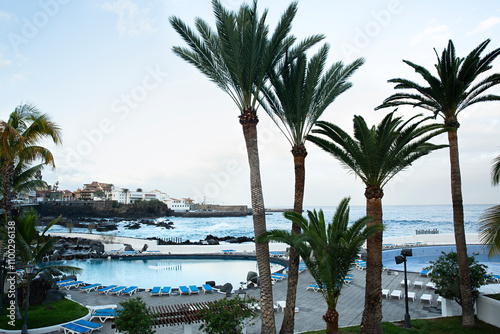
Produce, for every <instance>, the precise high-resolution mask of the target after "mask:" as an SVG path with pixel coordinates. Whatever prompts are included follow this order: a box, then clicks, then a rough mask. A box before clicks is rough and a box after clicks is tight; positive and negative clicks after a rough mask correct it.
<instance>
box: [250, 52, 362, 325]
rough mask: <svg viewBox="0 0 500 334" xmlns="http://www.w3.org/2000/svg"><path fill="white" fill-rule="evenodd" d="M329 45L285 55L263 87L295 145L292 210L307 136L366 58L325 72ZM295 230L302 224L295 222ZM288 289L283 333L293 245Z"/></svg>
mask: <svg viewBox="0 0 500 334" xmlns="http://www.w3.org/2000/svg"><path fill="white" fill-rule="evenodd" d="M328 50H329V46H328V45H324V46H323V47H321V48H320V49H319V51H318V52H317V53H316V54H315V55H314V56H313V57H312V58H311V59H310V60H309V62H308V61H307V59H306V56H305V54H301V55H299V56H298V57H297V58H296V59H294V60H291V61H290V60H289V59H288V57H285V61H284V62H283V66H280V67H278V68H276V69H273V70H272V71H271V73H270V76H269V77H270V78H269V79H270V80H269V83H270V84H269V85H268V86H265V87H264V88H263V90H262V93H263V94H262V96H261V98H260V100H261V105H262V106H263V108H264V109H265V110H266V112H267V113H268V114H269V116H270V117H271V118H272V120H273V121H274V123H275V124H276V125H277V126H278V127H279V128H280V130H281V132H282V133H283V134H284V135H285V137H286V138H287V140H288V142H289V143H290V144H291V145H292V155H293V162H294V170H295V197H294V205H293V210H294V211H295V212H297V213H300V214H302V203H303V200H304V188H305V158H306V156H307V150H306V147H305V145H304V144H305V141H306V136H307V135H308V134H309V132H310V131H311V128H312V127H313V125H314V124H315V123H316V121H317V120H318V119H319V117H321V115H322V114H323V112H324V111H325V110H326V108H327V107H328V106H329V105H330V104H331V103H332V102H333V101H334V100H335V98H336V97H337V96H339V95H340V94H342V93H343V92H345V91H346V90H347V89H349V88H350V87H351V86H352V84H351V83H350V82H348V81H347V80H348V79H349V77H350V76H351V75H352V74H353V73H354V72H355V71H356V70H357V69H358V68H359V67H360V66H361V65H362V64H363V62H364V60H363V59H361V58H360V59H357V60H356V61H354V62H353V63H351V64H349V65H346V66H344V64H343V63H342V62H340V61H339V62H336V63H334V64H333V65H332V66H331V67H330V68H328V69H327V70H326V71H325V72H324V69H325V65H326V61H327V56H328ZM292 232H293V233H300V227H299V226H298V225H297V224H295V223H294V222H292ZM288 266H289V272H288V291H287V300H286V308H285V314H284V316H283V324H282V326H281V330H280V333H281V334H293V332H294V317H295V299H296V295H297V282H298V269H299V255H298V253H297V251H296V250H295V249H294V248H293V247H292V248H291V250H290V256H289V264H288Z"/></svg>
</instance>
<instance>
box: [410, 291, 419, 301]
mask: <svg viewBox="0 0 500 334" xmlns="http://www.w3.org/2000/svg"><path fill="white" fill-rule="evenodd" d="M408 299H411V300H412V301H415V299H417V296H416V295H415V292H411V291H408Z"/></svg>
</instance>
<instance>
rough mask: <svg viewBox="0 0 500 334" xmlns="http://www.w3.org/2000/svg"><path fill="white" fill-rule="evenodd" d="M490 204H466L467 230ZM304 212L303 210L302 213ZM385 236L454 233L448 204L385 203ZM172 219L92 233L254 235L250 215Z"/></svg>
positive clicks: (356, 212)
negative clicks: (163, 223)
mask: <svg viewBox="0 0 500 334" xmlns="http://www.w3.org/2000/svg"><path fill="white" fill-rule="evenodd" d="M491 206H492V205H465V206H464V224H465V231H466V233H478V219H479V217H480V215H481V214H482V213H483V212H484V211H485V210H486V209H487V208H489V207H491ZM313 209H316V210H319V209H322V210H323V212H324V214H325V218H326V219H327V220H328V221H331V219H332V217H333V214H334V212H335V207H323V208H314V207H305V208H304V210H313ZM365 213H366V208H365V207H364V206H351V211H350V218H351V221H354V220H356V219H359V218H360V217H363V216H364V215H365ZM304 214H306V212H304ZM383 214H384V216H383V218H384V224H385V227H386V229H385V231H384V236H385V237H401V236H412V235H415V234H416V230H433V229H437V230H438V231H439V233H440V234H452V233H453V213H452V206H451V205H402V206H399V205H397V206H396V205H392V206H391V205H387V206H384V207H383ZM168 220H169V221H171V222H173V226H174V228H173V229H166V228H164V227H157V226H152V225H145V224H142V225H141V227H140V228H139V229H135V230H132V229H127V228H125V226H126V225H127V224H129V223H131V222H134V221H135V220H123V221H120V222H118V224H117V225H118V230H115V231H109V232H96V231H94V232H93V233H94V234H107V235H117V236H121V237H131V238H143V239H145V238H148V237H159V238H165V239H170V238H172V239H177V240H182V241H186V240H190V241H193V242H194V241H199V240H202V239H205V238H206V237H207V235H213V236H216V237H226V236H232V237H253V236H254V234H253V220H252V216H246V217H224V218H180V217H162V218H158V219H156V221H168ZM266 223H267V228H268V229H287V230H289V229H290V226H291V222H290V221H288V220H287V219H285V218H284V217H283V213H281V212H272V213H268V214H266ZM68 231H69V230H68V228H66V227H63V226H59V225H55V226H53V227H52V228H51V229H50V230H49V233H50V232H68ZM72 231H73V232H75V233H88V230H87V229H86V228H73V230H72Z"/></svg>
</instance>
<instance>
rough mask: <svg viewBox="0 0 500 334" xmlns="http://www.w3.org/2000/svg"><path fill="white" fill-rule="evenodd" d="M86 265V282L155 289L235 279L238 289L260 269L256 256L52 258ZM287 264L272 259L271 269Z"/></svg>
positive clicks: (81, 275) (78, 265)
mask: <svg viewBox="0 0 500 334" xmlns="http://www.w3.org/2000/svg"><path fill="white" fill-rule="evenodd" d="M52 263H53V264H56V263H57V264H63V265H68V266H75V267H79V268H82V269H83V271H82V273H81V274H79V275H77V276H78V279H79V280H81V281H84V282H86V283H99V284H103V285H112V284H116V285H126V286H132V285H135V286H139V288H146V289H151V288H152V287H154V286H171V287H178V286H179V285H197V286H200V285H202V284H205V282H206V281H215V284H217V285H223V284H225V283H231V284H232V285H233V289H238V288H239V286H240V282H246V277H247V273H248V272H249V271H255V272H258V270H257V261H256V260H255V259H221V258H168V259H166V258H163V259H162V258H149V259H137V258H124V259H119V260H118V259H113V260H112V259H89V260H67V261H57V262H52ZM283 268H284V266H283V265H281V264H278V263H274V262H271V272H276V271H278V270H281V269H283Z"/></svg>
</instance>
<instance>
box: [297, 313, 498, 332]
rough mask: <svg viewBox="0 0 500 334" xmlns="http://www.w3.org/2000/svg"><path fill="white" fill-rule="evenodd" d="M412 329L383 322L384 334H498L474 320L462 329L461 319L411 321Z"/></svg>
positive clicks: (484, 324) (401, 324) (347, 328)
mask: <svg viewBox="0 0 500 334" xmlns="http://www.w3.org/2000/svg"><path fill="white" fill-rule="evenodd" d="M411 325H412V327H413V328H412V329H409V330H406V329H404V328H403V323H402V322H401V323H390V322H384V323H383V324H382V326H383V330H384V334H449V333H453V334H498V332H499V329H498V327H495V326H492V325H490V324H487V323H485V322H482V321H480V320H478V319H477V318H476V326H475V327H474V328H465V327H462V318H461V317H447V318H435V319H418V320H412V321H411ZM325 332H326V331H324V330H321V331H314V332H306V333H303V334H324V333H325ZM340 333H343V334H356V333H359V326H355V327H345V328H340Z"/></svg>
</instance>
